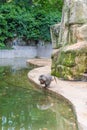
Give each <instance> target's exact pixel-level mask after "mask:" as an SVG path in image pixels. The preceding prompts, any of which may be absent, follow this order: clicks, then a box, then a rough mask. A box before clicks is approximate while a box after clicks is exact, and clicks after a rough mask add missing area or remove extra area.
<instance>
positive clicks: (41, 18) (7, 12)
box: [0, 0, 61, 46]
mask: <svg viewBox="0 0 87 130" xmlns="http://www.w3.org/2000/svg"><path fill="white" fill-rule="evenodd" d="M20 1H21V2H20V3H19V2H18V1H17V0H14V1H12V2H10V3H5V4H3V5H0V46H2V44H3V43H6V42H7V41H8V40H11V39H13V38H14V36H15V34H16V36H17V37H22V38H25V39H26V40H32V39H33V40H38V39H42V40H45V41H50V26H51V25H53V24H55V23H57V22H60V20H61V11H58V10H57V8H56V9H55V10H54V11H53V9H52V5H53V3H51V4H52V5H51V4H50V6H49V7H48V6H47V8H45V5H46V2H45V3H44V8H43V7H42V6H41V7H40V5H41V3H38V2H35V1H33V3H32V1H29V0H27V1H25V2H23V0H20ZM56 1H57V0H56ZM26 2H27V4H28V5H29V4H30V3H32V4H30V5H32V6H29V9H28V8H27V7H26V6H25V3H26ZM36 3H37V4H36ZM42 4H43V3H42ZM21 5H22V6H21ZM36 5H38V6H36ZM38 7H39V8H38ZM47 10H48V11H47Z"/></svg>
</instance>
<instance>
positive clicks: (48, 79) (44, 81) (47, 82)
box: [38, 74, 52, 88]
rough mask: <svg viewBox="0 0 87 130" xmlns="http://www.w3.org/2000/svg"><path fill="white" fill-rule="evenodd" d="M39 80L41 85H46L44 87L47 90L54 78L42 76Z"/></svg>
mask: <svg viewBox="0 0 87 130" xmlns="http://www.w3.org/2000/svg"><path fill="white" fill-rule="evenodd" d="M38 80H39V81H40V84H44V85H45V86H44V87H45V88H46V87H49V85H50V83H51V81H52V76H51V75H44V74H42V75H40V76H39V79H38Z"/></svg>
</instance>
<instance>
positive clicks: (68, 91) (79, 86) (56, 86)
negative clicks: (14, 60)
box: [27, 59, 87, 130]
mask: <svg viewBox="0 0 87 130" xmlns="http://www.w3.org/2000/svg"><path fill="white" fill-rule="evenodd" d="M40 60H41V59H38V60H36V61H35V59H34V60H29V61H27V64H29V63H30V64H34V63H35V65H36V64H37V66H38V62H39V63H40ZM41 61H42V60H41ZM45 63H47V64H45V66H44V64H43V66H44V67H40V66H39V68H35V69H33V70H31V71H30V72H29V73H28V78H29V80H30V81H31V82H33V83H35V84H36V85H37V86H38V87H40V83H39V81H38V77H39V75H40V74H48V73H50V72H51V63H50V62H49V61H48V62H47V59H46V62H45ZM41 64H42V62H41ZM41 66H42V65H41ZM56 80H57V83H56V82H55V80H54V81H53V82H52V83H51V85H50V87H49V88H48V89H47V90H48V91H50V92H53V93H55V94H57V95H62V96H63V97H65V98H66V99H68V100H69V101H70V102H71V103H72V104H73V107H74V109H75V112H76V115H77V121H78V127H79V130H87V82H82V81H64V80H60V79H58V78H56Z"/></svg>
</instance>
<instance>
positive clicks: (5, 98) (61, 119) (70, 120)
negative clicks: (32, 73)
mask: <svg viewBox="0 0 87 130" xmlns="http://www.w3.org/2000/svg"><path fill="white" fill-rule="evenodd" d="M16 62H17V61H16ZM20 64H21V62H20ZM13 68H14V69H13ZM28 71H29V68H27V67H25V66H24V68H23V66H22V67H14V65H12V64H11V65H10V66H8V65H6V66H0V130H77V125H76V117H75V115H74V113H73V110H72V107H71V106H70V105H69V104H68V103H67V102H65V100H63V99H60V98H54V97H53V96H51V95H50V94H49V93H47V92H46V91H43V90H41V89H40V90H35V89H34V87H33V86H32V85H31V84H30V83H29V81H28V78H27V73H28Z"/></svg>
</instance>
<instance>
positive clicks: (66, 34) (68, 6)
mask: <svg viewBox="0 0 87 130" xmlns="http://www.w3.org/2000/svg"><path fill="white" fill-rule="evenodd" d="M86 12H87V1H86V0H65V1H64V7H63V11H62V19H61V23H60V24H56V25H54V26H52V27H51V37H52V43H53V47H54V48H58V51H57V52H56V53H54V54H53V55H52V69H51V70H52V74H53V75H56V76H57V77H60V78H63V79H69V80H83V79H84V76H83V75H84V74H85V75H86V74H87V14H86ZM85 80H87V79H85Z"/></svg>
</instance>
